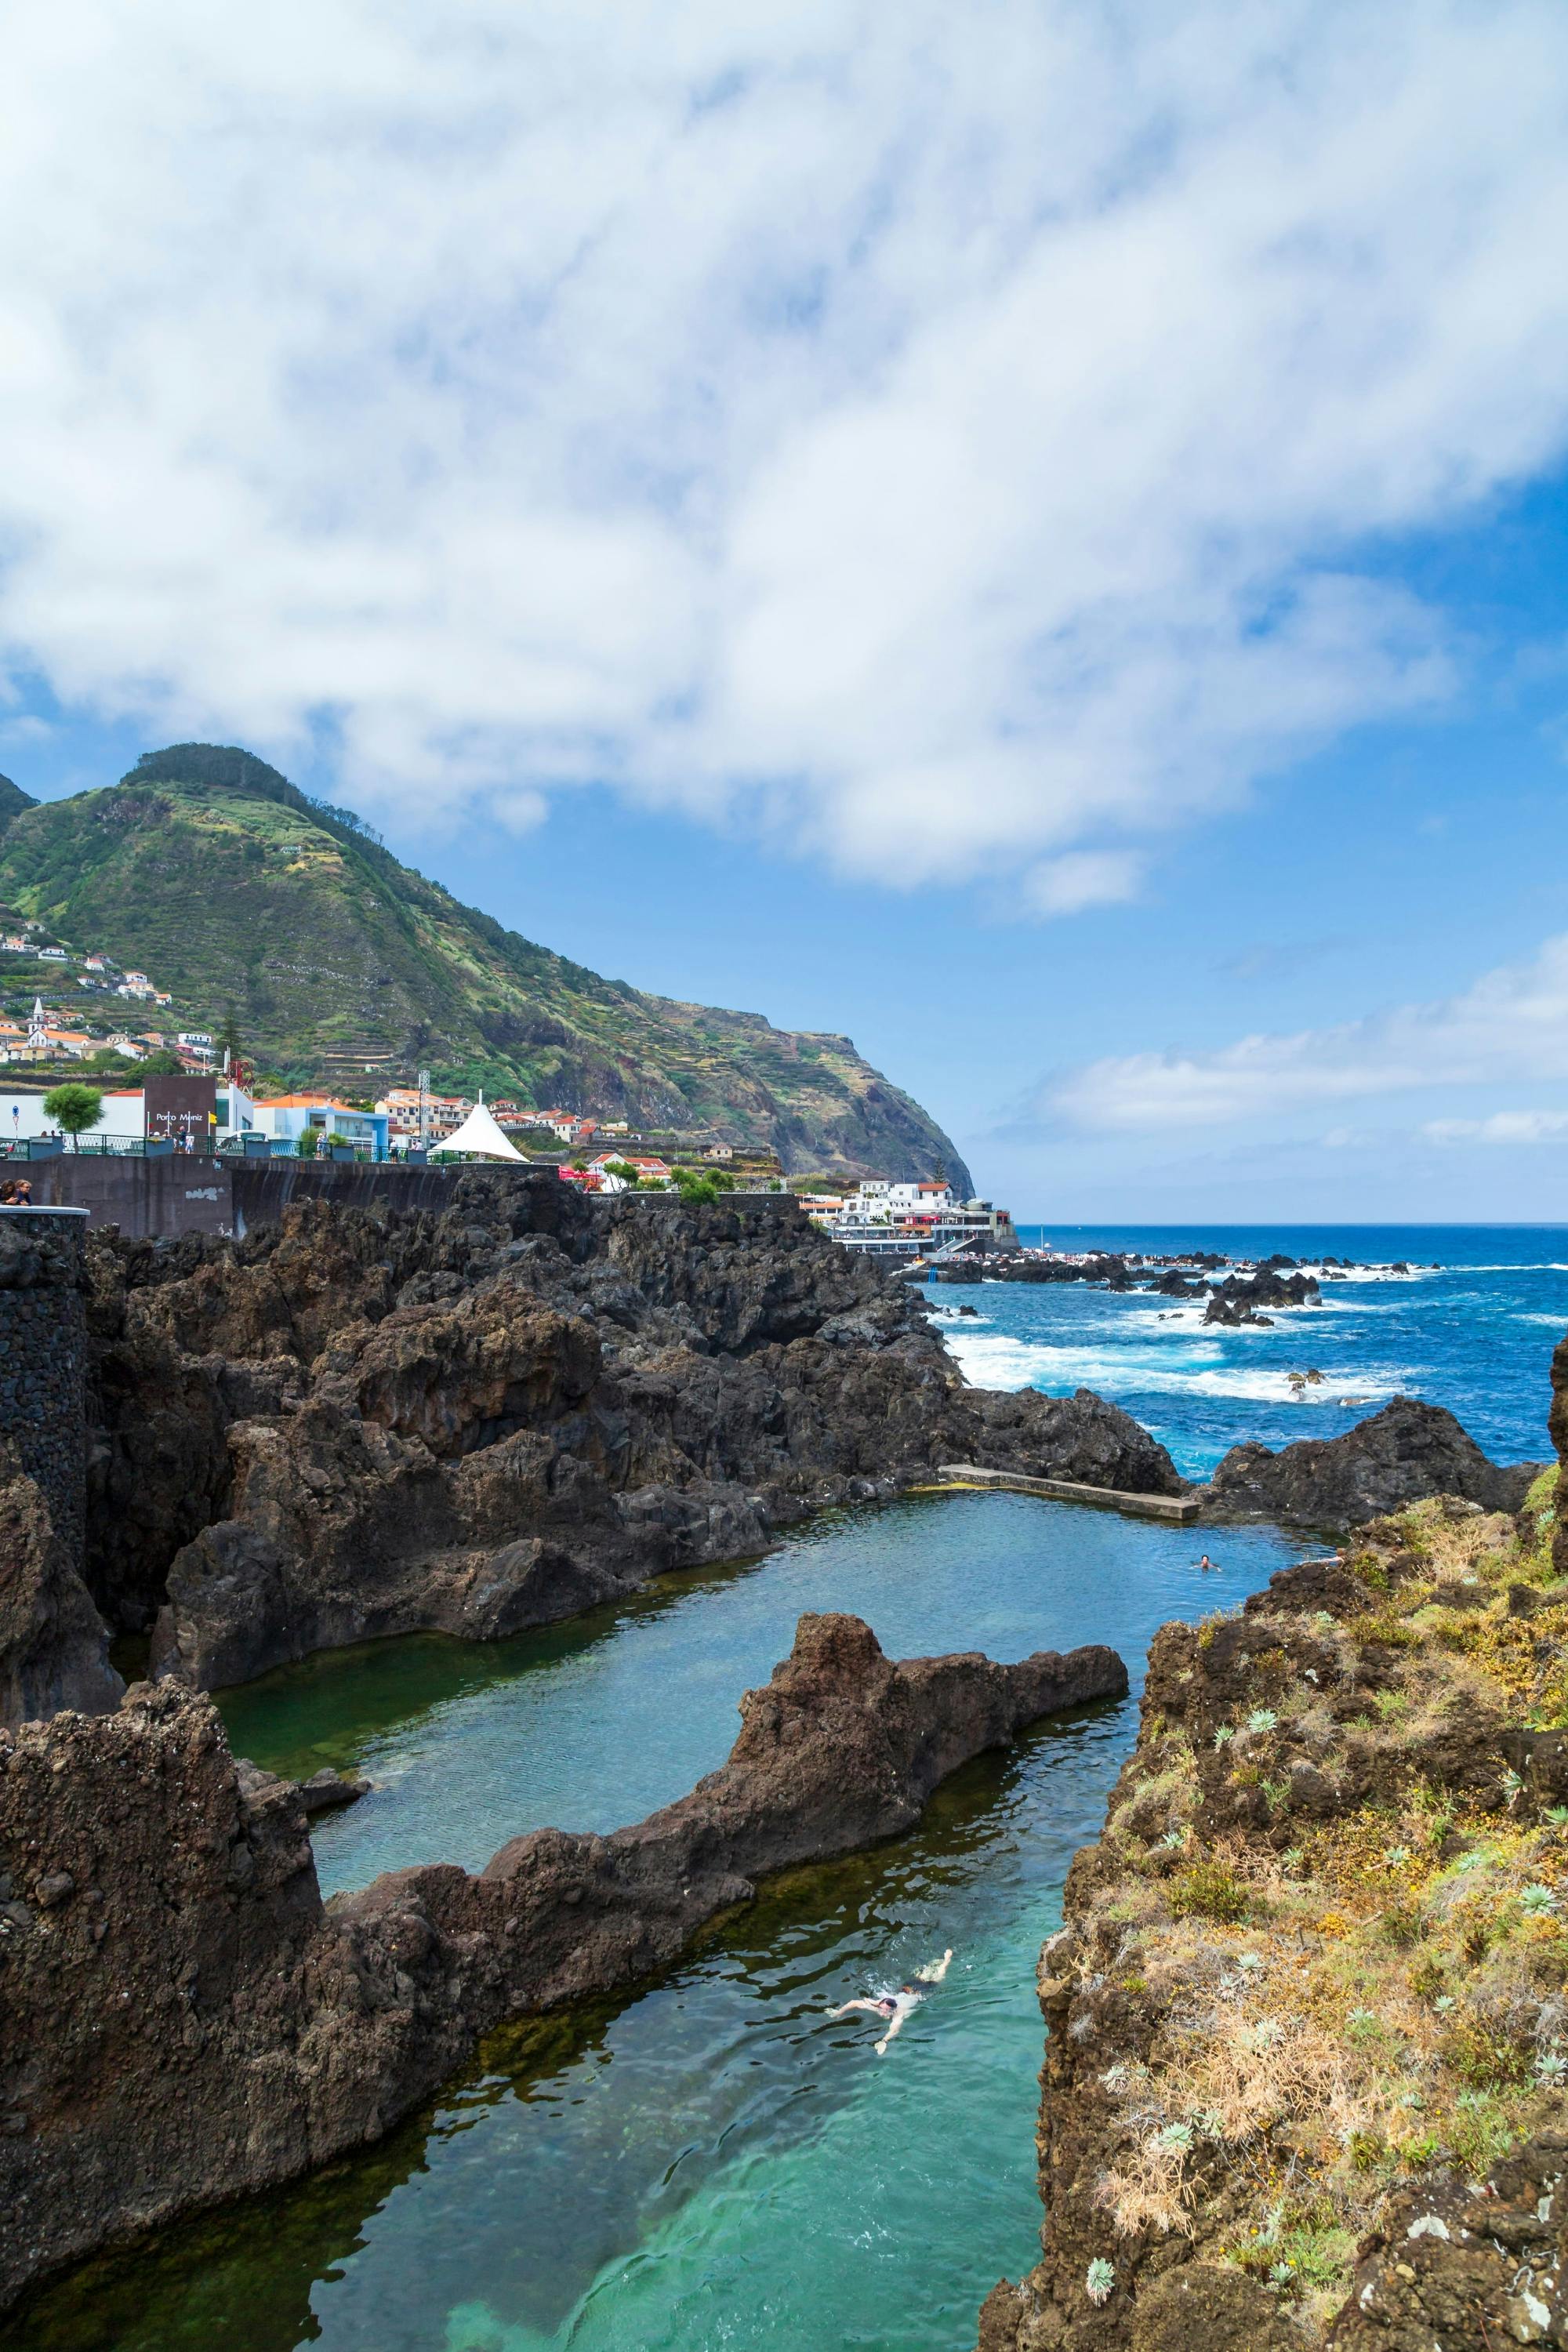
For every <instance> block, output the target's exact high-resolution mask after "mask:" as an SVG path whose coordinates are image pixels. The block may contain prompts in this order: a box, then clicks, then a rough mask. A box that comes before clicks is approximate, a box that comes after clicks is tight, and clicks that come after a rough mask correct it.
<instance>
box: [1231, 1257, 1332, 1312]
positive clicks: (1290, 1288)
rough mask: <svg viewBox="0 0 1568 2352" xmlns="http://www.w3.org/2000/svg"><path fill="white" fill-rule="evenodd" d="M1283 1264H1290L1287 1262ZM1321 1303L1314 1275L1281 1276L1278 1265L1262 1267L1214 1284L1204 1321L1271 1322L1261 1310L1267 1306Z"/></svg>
mask: <svg viewBox="0 0 1568 2352" xmlns="http://www.w3.org/2000/svg"><path fill="white" fill-rule="evenodd" d="M1282 1263H1283V1264H1285V1265H1289V1260H1285V1261H1282ZM1321 1303H1322V1296H1321V1291H1320V1290H1319V1287H1318V1282H1317V1277H1316V1276H1314V1275H1310V1274H1292V1273H1281V1272H1280V1270H1279V1266H1278V1265H1262V1266H1260V1267H1259V1268H1258V1272H1257V1273H1256V1274H1254V1275H1235V1274H1228V1275H1226V1278H1225V1280H1224V1281H1223V1282H1222V1283H1218V1284H1216V1285H1215V1286H1214V1287H1213V1288H1212V1289H1211V1290H1210V1292H1209V1297H1208V1305H1207V1306H1206V1307H1205V1309H1204V1321H1205V1323H1222V1324H1229V1325H1233V1326H1234V1325H1239V1324H1243V1323H1271V1322H1272V1321H1273V1320H1274V1318H1273V1317H1272V1316H1271V1315H1266V1314H1264V1313H1263V1311H1262V1310H1263V1308H1265V1307H1318V1306H1321Z"/></svg>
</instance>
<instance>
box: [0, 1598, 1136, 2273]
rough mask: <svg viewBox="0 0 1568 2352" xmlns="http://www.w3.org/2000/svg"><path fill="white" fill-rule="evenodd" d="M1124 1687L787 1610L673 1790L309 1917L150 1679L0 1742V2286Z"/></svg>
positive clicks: (251, 1796) (282, 2145)
mask: <svg viewBox="0 0 1568 2352" xmlns="http://www.w3.org/2000/svg"><path fill="white" fill-rule="evenodd" d="M1126 1688H1127V1669H1126V1667H1125V1666H1124V1665H1123V1664H1122V1662H1121V1659H1120V1658H1119V1657H1118V1656H1117V1655H1116V1654H1115V1653H1114V1651H1111V1650H1109V1649H1105V1648H1102V1647H1089V1648H1085V1649H1080V1650H1075V1651H1072V1652H1070V1653H1069V1654H1068V1655H1066V1656H1062V1655H1059V1654H1057V1653H1055V1652H1044V1653H1041V1654H1037V1655H1036V1656H1034V1657H1031V1658H1026V1659H1024V1660H1023V1661H1022V1662H1021V1663H1020V1664H1016V1665H996V1664H993V1663H992V1662H991V1661H990V1660H989V1659H986V1658H984V1657H981V1656H978V1655H965V1656H954V1657H942V1658H912V1659H907V1660H905V1661H904V1662H903V1663H902V1664H895V1663H894V1662H893V1661H891V1660H890V1659H889V1658H887V1657H885V1656H884V1655H883V1654H882V1652H881V1650H880V1648H879V1645H878V1643H877V1641H876V1638H875V1636H874V1635H873V1634H872V1633H871V1631H870V1629H869V1627H868V1626H867V1625H864V1624H862V1623H861V1622H859V1621H858V1619H856V1618H853V1617H843V1616H806V1617H803V1618H802V1619H801V1621H800V1625H799V1628H798V1631H797V1633H796V1636H795V1648H794V1650H793V1652H792V1654H791V1655H790V1656H789V1657H788V1658H787V1659H786V1660H785V1661H784V1664H782V1665H780V1666H778V1667H777V1668H776V1669H775V1671H774V1673H773V1679H772V1681H771V1682H769V1683H768V1684H767V1685H765V1687H764V1688H763V1689H761V1690H754V1691H751V1692H748V1693H747V1695H746V1696H745V1697H744V1698H743V1699H742V1702H741V1715H742V1731H741V1735H740V1738H738V1739H737V1741H736V1743H735V1746H734V1748H733V1749H732V1750H731V1755H730V1759H729V1761H728V1762H727V1763H726V1764H725V1765H724V1766H723V1767H722V1768H721V1769H720V1770H719V1771H717V1772H713V1773H710V1775H709V1776H708V1778H707V1779H706V1780H702V1781H700V1782H699V1784H698V1786H697V1787H696V1788H695V1789H694V1790H692V1792H691V1793H690V1795H689V1796H687V1797H684V1798H682V1799H681V1800H680V1801H679V1803H678V1804H674V1805H669V1806H667V1807H665V1808H664V1810H663V1811H660V1812H657V1813H653V1814H650V1815H649V1817H648V1818H647V1820H646V1821H644V1822H638V1823H637V1825H636V1826H635V1827H634V1828H630V1829H624V1830H617V1831H616V1832H614V1833H613V1834H612V1835H610V1836H607V1837H599V1836H591V1835H582V1834H569V1833H567V1832H562V1831H559V1830H535V1831H532V1832H530V1833H529V1834H528V1835H526V1836H523V1837H519V1838H514V1839H513V1840H512V1841H511V1842H510V1843H509V1844H507V1845H504V1846H503V1847H502V1848H501V1849H500V1853H497V1854H496V1855H495V1857H494V1859H493V1860H492V1861H491V1862H490V1864H489V1866H488V1868H487V1869H486V1870H485V1871H484V1872H483V1873H482V1874H480V1875H479V1876H478V1877H474V1876H471V1875H470V1874H468V1872H467V1871H464V1870H461V1869H459V1868H458V1867H457V1866H456V1865H453V1864H440V1865H434V1866H428V1867H425V1868H420V1869H413V1870H402V1871H395V1872H393V1873H391V1874H388V1875H387V1876H385V1877H383V1878H378V1879H377V1880H376V1881H375V1882H374V1885H370V1886H368V1887H366V1888H365V1889H363V1892H361V1893H359V1894H356V1895H340V1896H337V1897H335V1898H334V1900H333V1901H332V1902H331V1904H329V1905H326V1906H323V1905H322V1902H321V1895H320V1893H319V1891H318V1888H317V1883H316V1872H315V1864H314V1861H313V1858H312V1855H311V1852H310V1839H309V1837H308V1835H307V1833H306V1829H305V1815H304V1808H303V1805H302V1802H301V1797H300V1790H299V1789H298V1788H297V1787H296V1786H295V1785H294V1783H293V1782H291V1781H286V1780H277V1779H274V1778H273V1776H272V1775H270V1774H268V1773H263V1772H258V1771H257V1770H256V1769H255V1768H254V1767H252V1766H248V1765H245V1764H241V1763H237V1761H236V1759H234V1757H233V1756H232V1755H231V1754H230V1753H229V1750H228V1748H227V1745H226V1741H225V1738H224V1733H223V1727H222V1724H221V1721H220V1720H219V1717H218V1716H217V1714H216V1710H215V1708H214V1707H213V1706H212V1705H211V1703H210V1702H209V1701H208V1700H206V1699H205V1698H204V1697H201V1696H197V1695H196V1694H195V1693H192V1692H189V1691H186V1690H184V1689H182V1688H181V1687H180V1686H179V1685H176V1684H174V1683H163V1684H161V1685H147V1684H139V1685H137V1686H136V1687H135V1688H134V1689H133V1690H132V1691H131V1692H130V1693H129V1694H128V1695H127V1696H126V1699H125V1701H124V1703H123V1705H122V1706H121V1707H120V1708H119V1709H118V1711H117V1712H116V1713H114V1714H113V1715H110V1716H104V1717H98V1718H96V1719H89V1718H88V1717H83V1716H78V1715H62V1716H58V1717H56V1718H55V1719H54V1721H53V1722H51V1723H47V1724H30V1725H27V1726H26V1727H24V1728H23V1729H22V1730H20V1731H19V1732H17V1733H16V1734H14V1735H11V1734H4V1735H0V1870H3V1871H10V1872H11V1874H12V1880H11V1881H7V1880H5V1878H3V1877H0V1999H3V2000H4V2014H5V2042H4V2048H3V2051H0V2109H4V2111H5V2114H6V2115H7V2116H11V2117H14V2118H15V2119H16V2121H15V2126H14V2128H12V2129H11V2130H10V2131H9V2132H8V2134H7V2136H5V2137H0V2305H4V2304H5V2303H8V2302H9V2301H10V2300H12V2299H13V2298H14V2297H15V2296H16V2294H18V2293H19V2292H20V2290H21V2289H22V2288H23V2287H24V2286H25V2285H26V2283H27V2282H28V2281H29V2280H30V2279H32V2278H34V2277H36V2276H37V2274H38V2273H41V2272H43V2271H46V2270H47V2269H50V2268H52V2267H55V2266H56V2265H58V2264H59V2263H64V2262H67V2261H69V2260H72V2259H74V2258H77V2257H79V2256H81V2255H84V2254H87V2253H89V2252H92V2251H93V2250H94V2249H95V2248H97V2247H99V2246H100V2245H103V2244H104V2243H106V2242H109V2241H110V2240H111V2239H115V2238H119V2237H122V2236H124V2235H126V2234H128V2233H130V2232H132V2231H139V2230H145V2229H148V2228H151V2227H153V2226H155V2225H157V2224H159V2223H161V2222H163V2221H169V2220H171V2219H172V2218H173V2217H174V2215H176V2214H178V2213H181V2212H184V2211H188V2210H194V2209H195V2208H197V2207H200V2206H205V2205H211V2204H215V2203H216V2202H218V2201H219V2200H222V2199H225V2198H228V2197H233V2196H236V2195H239V2194H242V2193H244V2192H246V2191H248V2190H253V2189H261V2188H265V2187H267V2186H268V2185H269V2184H271V2183H273V2182H276V2181H279V2180H285V2179H289V2178H290V2177H292V2176H293V2175H295V2174H298V2173H300V2172H302V2171H305V2170H307V2169H308V2168H310V2167H311V2166H313V2165H317V2164H322V2163H325V2162H326V2161H327V2160H328V2159H329V2158H331V2157H333V2156H336V2155H340V2154H342V2153H343V2152H345V2151H346V2150H349V2149H353V2148H356V2147H361V2146H363V2144H364V2143H365V2142H366V2141H368V2140H374V2139H375V2138H377V2137H380V2136H381V2135H382V2134H383V2133H384V2132H385V2131H386V2130H387V2129H388V2128H389V2127H390V2126H391V2125H393V2124H394V2123H395V2121H396V2120H397V2118H398V2117H399V2116H403V2115H405V2114H406V2113H407V2112H408V2111H409V2109H410V2108H411V2107H413V2106H415V2105H417V2104H418V2103H419V2101H420V2100H422V2099H424V2098H426V2097H427V2096H428V2095H429V2094H430V2093H431V2092H432V2091H433V2090H434V2089H435V2088H436V2086H437V2084H438V2083H439V2082H440V2081H441V2080H442V2078H443V2077H444V2076H445V2075H446V2074H448V2073H449V2072H450V2071H451V2070H452V2068H453V2067H454V2066H456V2065H457V2064H458V2063H460V2062H461V2061H462V2060H463V2058H464V2057H465V2056H466V2055H467V2054H468V2052H469V2051H470V2050H471V2049H472V2047H473V2045H474V2042H475V2041H476V2040H477V2038H478V2037H479V2035H480V2034H481V2033H483V2032H487V2031H489V2029H490V2028H492V2027H493V2026H495V2025H497V2024H498V2023H500V2021H503V2020H504V2019H507V2018H510V2017H517V2016H521V2015H523V2014H525V2013H527V2012H529V2011H536V2010H539V2009H542V2008H544V2007H546V2006H548V2005H550V2004H551V2003H554V2002H560V2001H565V2000H574V1999H578V1998H582V1997H584V1996H586V1995H590V1994H595V1993H603V1992H607V1991H612V1990H616V1989H617V1988H619V1987H623V1986H626V1985H629V1984H631V1983H633V1982H635V1981H636V1980H637V1979H639V1978H643V1977H646V1976H647V1975H648V1974H649V1973H650V1972H651V1971H653V1970H655V1969H660V1968H662V1967H665V1966H666V1965H668V1962H669V1961H670V1960H672V1959H673V1958H675V1956H676V1955H677V1954H678V1953H679V1951H680V1949H681V1948H682V1947H683V1945H684V1944H685V1943H686V1942H687V1940H688V1938H689V1937H690V1936H691V1935H692V1934H693V1932H694V1931H695V1930H696V1929H697V1928H698V1927H700V1925H701V1924H702V1923H703V1922H704V1921H705V1920H707V1919H709V1918H710V1917H711V1916H713V1914H714V1913H715V1912H717V1911H720V1910H721V1909H723V1908H725V1907H727V1906H730V1905H732V1904H735V1903H740V1902H743V1901H745V1900H747V1899H748V1898H749V1896H750V1895H752V1891H753V1885H754V1882H755V1881H756V1879H757V1878H758V1877H759V1876H760V1875H761V1874H763V1873H765V1872H770V1871H774V1870H779V1869H783V1868H785V1867H788V1866H789V1865H791V1864H799V1863H805V1862H810V1861H816V1860H826V1858H828V1857H829V1856H832V1855H835V1854H841V1853H847V1852H849V1851H851V1850H852V1849H853V1848H855V1847H857V1846H859V1845H864V1844H866V1843H869V1842H870V1841H872V1840H875V1839H879V1838H886V1837H891V1836H895V1835H897V1834H898V1833H899V1832H901V1831H904V1830H907V1829H909V1828H910V1827H911V1826H912V1825H913V1823H914V1822H916V1821H917V1820H918V1819H919V1817H920V1814H921V1809H922V1807H923V1806H924V1804H925V1802H926V1800H927V1799H928V1798H929V1797H930V1795H931V1791H932V1790H934V1789H935V1788H936V1786H937V1784H938V1782H939V1781H941V1780H942V1779H943V1778H944V1777H945V1776H946V1775H947V1774H948V1773H949V1772H952V1770H954V1769H956V1767H957V1766H958V1765H960V1764H962V1763H963V1762H964V1761H966V1759H968V1758H970V1757H972V1756H974V1755H977V1754H978V1753H979V1752H980V1751H981V1750H982V1749H984V1748H994V1747H999V1746H1001V1745H1003V1744H1005V1742H1007V1741H1008V1740H1010V1739H1012V1738H1015V1737H1016V1734H1017V1733H1018V1732H1020V1731H1021V1730H1023V1729H1024V1728H1025V1727H1026V1726H1027V1725H1028V1724H1030V1723H1033V1722H1034V1721H1036V1720H1037V1718H1038V1717H1041V1716H1044V1715H1048V1714H1051V1713H1053V1712H1054V1711H1056V1710H1058V1709H1059V1708H1063V1707H1069V1706H1079V1705H1081V1704H1083V1703H1085V1702H1086V1701H1089V1700H1092V1699H1100V1698H1114V1697H1118V1696H1121V1694H1123V1693H1124V1692H1125V1691H1126ZM24 1865H25V1869H26V1886H25V1887H24V1886H23V1885H22V1884H21V1882H20V1880H19V1879H17V1877H16V1872H17V1869H18V1867H19V1866H24ZM13 1882H15V1883H14V1884H13ZM13 1895H16V1896H20V1897H21V1898H22V1899H19V1900H13V1899H12V1897H13ZM28 1895H31V1898H32V1899H31V1900H28V1899H26V1898H27V1896H28ZM46 1906H47V1907H46Z"/></svg>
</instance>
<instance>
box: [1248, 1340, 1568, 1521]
mask: <svg viewBox="0 0 1568 2352" xmlns="http://www.w3.org/2000/svg"><path fill="white" fill-rule="evenodd" d="M1561 1352H1562V1351H1561V1350H1559V1353H1561ZM1539 1469H1540V1465H1539V1464H1534V1463H1521V1464H1518V1465H1508V1466H1504V1465H1500V1464H1498V1463H1495V1462H1490V1461H1489V1460H1488V1458H1487V1456H1486V1455H1485V1454H1483V1453H1482V1452H1481V1449H1480V1447H1479V1445H1478V1444H1476V1442H1475V1440H1474V1438H1473V1437H1470V1436H1469V1435H1468V1434H1467V1433H1466V1432H1465V1431H1464V1430H1463V1429H1462V1428H1461V1427H1460V1425H1459V1423H1458V1422H1457V1421H1456V1420H1455V1418H1454V1416H1453V1414H1452V1413H1451V1412H1447V1411H1446V1410H1445V1408H1444V1407H1443V1406H1441V1405H1435V1404H1425V1403H1423V1402H1422V1401H1421V1400H1420V1399H1419V1398H1418V1397H1405V1396H1398V1397H1394V1398H1393V1399H1392V1400H1391V1402H1389V1403H1387V1404H1386V1405H1384V1408H1383V1411H1382V1412H1375V1413H1373V1414H1372V1415H1371V1416H1370V1417H1369V1418H1368V1419H1367V1420H1365V1421H1363V1422H1358V1423H1357V1424H1356V1426H1355V1427H1354V1428H1353V1429H1350V1430H1347V1431H1346V1432H1345V1433H1344V1434H1343V1436H1342V1437H1330V1438H1313V1437H1309V1438H1303V1439H1302V1440H1301V1442H1300V1444H1296V1445H1287V1446H1284V1447H1282V1448H1281V1449H1280V1451H1279V1453H1278V1454H1274V1453H1270V1451H1269V1449H1268V1446H1266V1445H1233V1446H1232V1447H1231V1449H1230V1452H1229V1453H1228V1454H1226V1456H1225V1458H1224V1460H1223V1461H1222V1462H1221V1463H1220V1465H1219V1467H1218V1468H1217V1469H1216V1470H1215V1474H1214V1477H1213V1479H1212V1481H1211V1482H1210V1484H1209V1486H1207V1487H1206V1488H1205V1490H1204V1502H1205V1508H1206V1510H1207V1512H1208V1514H1209V1515H1211V1516H1212V1517H1222V1518H1223V1517H1263V1518H1270V1519H1279V1520H1283V1521H1286V1522H1288V1523H1289V1524H1290V1525H1292V1526H1296V1527H1304V1528H1324V1529H1326V1530H1328V1531H1329V1532H1331V1533H1334V1534H1341V1533H1343V1532H1344V1530H1346V1529H1347V1528H1353V1527H1359V1526H1360V1525H1361V1524H1362V1523H1363V1521H1364V1520H1367V1519H1373V1518H1380V1517H1383V1516H1384V1514H1386V1513H1387V1512H1390V1511H1397V1510H1401V1509H1403V1508H1404V1507H1405V1505H1406V1504H1407V1503H1417V1502H1421V1501H1424V1500H1425V1499H1426V1496H1430V1495H1455V1496H1458V1497H1459V1498H1460V1500H1462V1501H1464V1502H1468V1503H1476V1504H1479V1506H1480V1507H1481V1508H1482V1509H1483V1510H1488V1511H1517V1510H1518V1509H1519V1507H1520V1505H1521V1503H1522V1502H1523V1500H1524V1496H1525V1494H1526V1491H1527V1490H1528V1488H1529V1486H1530V1485H1531V1480H1532V1479H1533V1478H1534V1477H1535V1476H1536V1475H1537V1474H1538V1471H1539Z"/></svg>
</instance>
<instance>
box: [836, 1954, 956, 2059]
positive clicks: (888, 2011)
mask: <svg viewBox="0 0 1568 2352" xmlns="http://www.w3.org/2000/svg"><path fill="white" fill-rule="evenodd" d="M951 1966H952V1948H951V1947H950V1948H948V1950H946V1951H945V1952H943V1954H942V1958H941V1959H940V1960H933V1961H932V1962H931V1965H930V1967H929V1968H924V1969H916V1970H915V1972H914V1976H913V1978H912V1979H910V1982H909V1983H907V1984H901V1985H900V1987H899V1990H898V1991H897V1992H881V1993H872V1994H868V1995H867V1996H866V1998H865V1999H863V2000H847V2001H844V2002H842V2003H841V2004H840V2006H839V2007H838V2008H837V2009H830V2010H829V2011H828V2012H827V2013H828V2015H829V2017H847V2016H848V2014H849V2012H850V2011H851V2010H852V2009H863V2010H866V2011H868V2013H869V2014H870V2015H871V2016H872V2017H880V2018H883V2019H885V2020H886V2021H887V2027H888V2030H887V2032H886V2033H884V2034H883V2036H882V2038H881V2040H880V2042H877V2043H876V2044H875V2048H876V2052H877V2055H878V2057H879V2058H880V2057H881V2056H882V2055H883V2054H884V2053H885V2052H886V2050H887V2047H888V2044H889V2042H892V2041H894V2040H896V2039H897V2037H898V2036H899V2034H900V2033H901V2032H903V2030H904V2020H905V2019H906V2018H907V2017H909V2016H910V2015H911V2014H912V2012H913V2011H915V2010H917V2009H918V2008H919V2007H920V2005H921V2001H922V2000H924V1999H925V1997H926V1995H927V1993H928V1992H929V1991H930V1990H931V1987H932V1985H939V1984H941V1982H942V1979H943V1977H944V1976H946V1974H947V1972H948V1969H949V1968H950V1967H951Z"/></svg>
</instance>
